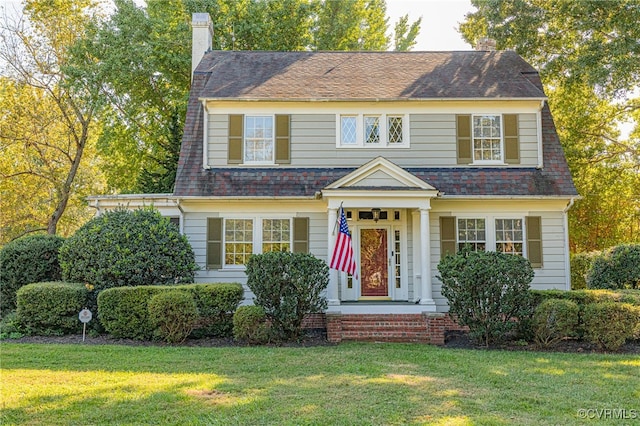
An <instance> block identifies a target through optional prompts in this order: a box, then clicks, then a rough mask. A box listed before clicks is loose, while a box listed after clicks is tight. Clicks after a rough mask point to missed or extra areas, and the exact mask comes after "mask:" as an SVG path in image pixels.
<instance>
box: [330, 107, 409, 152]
mask: <svg viewBox="0 0 640 426" xmlns="http://www.w3.org/2000/svg"><path fill="white" fill-rule="evenodd" d="M337 117H339V120H338V122H337V126H338V133H339V134H338V135H337V141H338V143H337V146H339V147H374V146H375V147H408V146H409V138H408V136H407V135H408V129H407V128H406V126H407V125H408V120H406V119H405V116H404V115H398V114H396V115H387V114H345V115H338V116H337Z"/></svg>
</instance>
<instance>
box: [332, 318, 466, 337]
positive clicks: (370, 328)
mask: <svg viewBox="0 0 640 426" xmlns="http://www.w3.org/2000/svg"><path fill="white" fill-rule="evenodd" d="M326 321H327V339H328V340H329V341H330V342H334V343H339V342H341V341H343V340H356V341H382V342H418V343H430V344H434V345H444V337H445V332H446V331H449V330H459V331H462V330H466V327H461V326H460V325H459V324H458V323H457V322H456V321H455V320H454V319H453V318H452V317H451V316H449V314H444V313H422V314H379V315H378V314H376V315H361V314H344V315H343V314H340V313H328V314H327V315H326Z"/></svg>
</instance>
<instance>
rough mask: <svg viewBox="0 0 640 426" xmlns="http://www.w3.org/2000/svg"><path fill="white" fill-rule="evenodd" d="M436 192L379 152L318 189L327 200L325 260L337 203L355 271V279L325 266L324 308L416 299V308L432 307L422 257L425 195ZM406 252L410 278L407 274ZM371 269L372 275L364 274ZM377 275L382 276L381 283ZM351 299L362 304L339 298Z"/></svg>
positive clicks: (426, 235)
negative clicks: (344, 213) (376, 213)
mask: <svg viewBox="0 0 640 426" xmlns="http://www.w3.org/2000/svg"><path fill="white" fill-rule="evenodd" d="M438 194H439V192H438V190H437V189H436V188H434V187H433V186H431V185H429V184H428V183H426V182H424V181H423V180H422V179H419V178H417V177H416V176H414V175H412V174H411V173H409V172H408V171H406V170H404V169H402V168H401V167H399V166H397V165H395V164H393V163H392V162H390V161H388V160H386V159H385V158H383V157H378V158H376V159H374V160H372V161H370V162H368V163H366V164H364V165H363V166H361V167H359V168H358V169H356V170H354V171H353V172H351V173H349V174H348V175H346V176H344V177H343V178H341V179H339V180H337V181H336V182H334V183H332V184H331V185H328V186H327V187H326V188H324V189H323V191H322V196H323V198H324V199H325V200H327V204H328V218H329V220H328V229H327V239H328V254H327V255H328V259H330V258H331V256H332V253H333V248H334V245H335V239H336V226H335V224H336V221H337V218H338V211H339V209H340V207H341V206H342V208H343V209H344V210H345V211H347V212H348V213H349V219H350V220H349V221H348V222H349V228H350V232H351V234H352V241H353V248H354V253H355V258H356V262H357V264H358V271H359V274H358V277H357V278H356V277H355V276H354V277H351V276H349V277H348V276H347V274H346V273H344V272H340V271H336V270H333V269H332V270H330V275H329V287H328V289H327V299H328V303H329V308H328V312H331V311H340V312H343V313H344V312H354V313H355V312H358V311H363V312H371V309H372V306H371V305H370V304H369V305H367V306H365V303H366V302H370V301H376V302H384V301H391V302H402V301H404V302H417V303H416V304H415V305H414V306H415V308H414V309H415V310H416V311H419V312H435V310H436V305H435V302H434V300H433V294H432V282H431V275H432V274H431V267H430V266H431V265H430V262H429V261H428V259H430V257H431V256H430V250H429V247H430V244H429V243H430V231H429V210H430V209H431V200H432V199H433V198H434V197H437V196H438ZM374 209H375V210H378V211H379V212H382V213H383V215H382V217H376V218H375V219H374V218H373V214H372V213H371V212H372V210H374ZM409 221H411V222H409ZM409 225H411V228H412V229H413V230H414V232H413V234H412V235H413V239H412V243H413V250H412V252H411V253H409V250H407V245H406V241H407V239H408V231H407V229H408V228H409ZM416 231H417V232H416ZM372 242H375V244H372ZM373 245H375V246H376V247H378V246H379V248H380V249H376V247H373ZM368 249H370V250H368ZM365 252H367V253H365ZM369 252H370V253H369ZM410 256H411V257H412V262H411V265H413V269H412V280H408V279H407V278H408V277H407V275H408V264H409V257H410ZM376 259H377V260H376ZM376 261H377V262H379V263H383V265H381V266H380V267H379V268H378V269H377V270H376V269H375V267H373V269H372V266H371V265H372V263H375V262H376ZM363 262H364V265H363ZM371 270H373V271H374V272H372V273H373V274H375V276H374V278H370V277H368V276H367V274H368V273H370V271H371ZM386 271H388V274H387V273H385V272H386ZM363 275H364V277H363ZM380 280H383V281H384V282H383V283H382V284H381V285H380ZM410 281H411V283H412V285H413V288H412V290H413V291H412V294H413V297H412V298H411V300H409V298H408V291H407V286H408V283H409V282H410ZM378 285H380V286H379V290H378V291H376V290H375V289H373V290H372V288H371V287H372V286H378ZM385 288H386V289H388V290H385ZM354 301H356V302H363V303H349V304H348V305H345V304H344V303H343V302H354ZM375 310H376V311H378V312H382V311H385V310H388V311H389V312H391V311H392V310H393V305H392V304H388V305H387V306H386V307H385V304H384V303H376V304H375ZM404 311H405V312H406V307H405V308H404Z"/></svg>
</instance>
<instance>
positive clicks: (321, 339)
mask: <svg viewBox="0 0 640 426" xmlns="http://www.w3.org/2000/svg"><path fill="white" fill-rule="evenodd" d="M4 341H5V342H11V343H57V344H80V345H124V346H167V347H170V346H173V347H175V346H183V347H203V348H206V347H233V346H237V347H242V346H251V345H249V344H247V343H243V342H237V341H235V340H233V339H232V338H208V339H187V340H186V341H185V342H183V343H180V344H175V345H172V344H168V343H164V342H159V341H142V340H133V339H115V338H113V337H110V336H108V335H100V336H88V335H87V336H86V338H85V341H84V342H83V341H82V334H77V335H76V334H73V335H68V336H24V337H21V338H19V339H11V340H4ZM268 346H283V347H312V346H335V344H334V343H331V342H329V341H327V334H326V331H325V330H308V331H307V333H306V334H305V335H304V336H303V338H301V339H300V340H299V341H295V342H284V343H277V344H276V343H273V344H270V345H268ZM444 347H445V348H449V349H476V350H507V351H529V352H568V353H608V352H606V351H603V350H601V349H599V348H598V347H597V346H596V345H594V344H592V343H589V342H584V341H579V340H564V341H562V342H560V343H558V344H557V345H555V346H554V347H552V348H540V347H538V346H536V345H535V344H532V343H528V344H527V343H526V342H521V341H512V342H507V343H503V344H499V345H493V346H489V347H486V346H482V345H478V344H475V343H474V342H473V341H471V340H470V339H469V336H468V334H467V333H464V332H447V335H446V338H445V344H444ZM612 353H616V354H640V341H634V342H629V343H627V344H625V345H624V346H623V347H622V348H620V350H618V351H616V352H612Z"/></svg>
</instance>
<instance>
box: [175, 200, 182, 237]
mask: <svg viewBox="0 0 640 426" xmlns="http://www.w3.org/2000/svg"><path fill="white" fill-rule="evenodd" d="M175 203H176V207H177V208H178V212H179V213H178V214H179V217H180V234H182V235H184V210H182V206H181V205H180V198H177V199H176V200H175Z"/></svg>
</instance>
